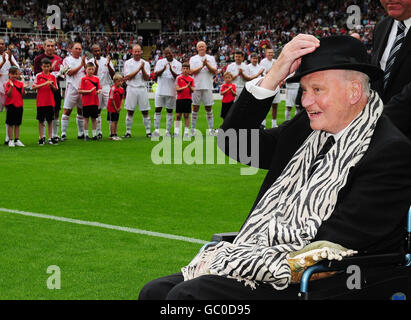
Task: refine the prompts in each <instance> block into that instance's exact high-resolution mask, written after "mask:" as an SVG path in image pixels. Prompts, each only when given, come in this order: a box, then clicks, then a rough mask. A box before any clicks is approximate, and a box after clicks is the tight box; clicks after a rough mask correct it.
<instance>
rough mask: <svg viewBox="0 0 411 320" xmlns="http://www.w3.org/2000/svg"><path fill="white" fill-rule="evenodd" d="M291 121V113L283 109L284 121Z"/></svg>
mask: <svg viewBox="0 0 411 320" xmlns="http://www.w3.org/2000/svg"><path fill="white" fill-rule="evenodd" d="M290 119H291V111H290V110H288V109H285V120H290Z"/></svg>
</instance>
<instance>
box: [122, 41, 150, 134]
mask: <svg viewBox="0 0 411 320" xmlns="http://www.w3.org/2000/svg"><path fill="white" fill-rule="evenodd" d="M142 54H143V50H142V49H141V46H140V45H138V44H136V45H135V46H133V49H132V55H133V57H132V58H131V59H129V60H127V61H126V62H125V63H124V80H126V83H127V94H126V101H125V104H124V108H125V109H126V110H127V115H126V133H125V134H124V136H123V138H131V127H132V125H133V116H134V111H135V110H136V106H137V105H138V108H139V110H140V111H141V113H142V115H143V123H144V127H145V128H146V136H147V137H148V138H150V137H151V119H150V115H149V113H148V112H149V110H150V103H149V100H148V93H147V87H146V81H148V80H149V79H150V64H149V63H148V62H147V61H145V60H143V59H141V55H142Z"/></svg>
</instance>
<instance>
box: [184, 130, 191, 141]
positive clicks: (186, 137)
mask: <svg viewBox="0 0 411 320" xmlns="http://www.w3.org/2000/svg"><path fill="white" fill-rule="evenodd" d="M183 140H184V141H189V140H191V138H190V134H189V133H188V132H186V133H184V137H183Z"/></svg>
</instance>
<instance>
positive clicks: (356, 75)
mask: <svg viewBox="0 0 411 320" xmlns="http://www.w3.org/2000/svg"><path fill="white" fill-rule="evenodd" d="M344 76H345V79H346V80H349V81H351V80H359V81H360V82H361V87H362V92H363V94H364V95H365V96H366V97H367V98H368V97H369V96H370V77H369V76H368V75H366V74H365V73H363V72H360V71H355V70H344Z"/></svg>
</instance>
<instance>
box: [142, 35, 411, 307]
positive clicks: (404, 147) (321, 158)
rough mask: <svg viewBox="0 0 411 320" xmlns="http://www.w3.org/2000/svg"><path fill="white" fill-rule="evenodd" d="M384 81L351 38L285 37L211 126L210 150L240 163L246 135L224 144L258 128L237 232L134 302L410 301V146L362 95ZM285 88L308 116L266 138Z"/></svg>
mask: <svg viewBox="0 0 411 320" xmlns="http://www.w3.org/2000/svg"><path fill="white" fill-rule="evenodd" d="M382 76H383V72H382V70H381V69H379V68H377V67H375V66H372V65H370V64H369V63H368V56H367V52H366V49H365V47H364V46H363V44H362V43H361V42H360V41H359V40H357V39H354V38H352V37H345V36H334V37H329V38H323V39H320V40H318V39H317V38H315V37H313V36H311V35H298V36H297V37H295V38H294V39H293V40H292V41H290V42H289V43H288V44H287V45H286V46H285V47H284V48H283V50H282V52H281V54H280V56H279V58H278V60H277V63H276V64H275V65H274V66H273V67H272V69H271V70H270V71H269V72H268V74H267V75H266V77H265V78H263V79H256V80H253V81H251V82H249V83H247V85H246V88H245V90H243V92H242V94H241V96H240V98H239V99H238V101H237V102H236V103H235V104H234V106H233V107H232V109H230V111H229V113H228V115H227V117H226V118H225V120H224V123H223V125H222V126H221V130H219V135H218V144H219V147H220V148H221V149H222V150H223V151H224V152H225V153H226V154H227V155H229V156H230V157H232V158H235V159H237V160H238V159H241V157H239V155H238V150H239V149H240V148H239V144H241V143H246V144H247V148H248V149H247V150H251V139H249V138H248V139H246V141H236V148H232V145H233V143H232V141H230V138H231V137H232V136H233V135H232V134H231V135H229V134H227V133H228V132H229V131H231V133H232V132H234V133H239V132H240V130H246V132H247V134H248V137H249V136H250V135H251V133H252V132H253V130H257V131H258V136H259V140H258V144H259V145H258V150H259V152H258V157H259V158H258V162H257V163H258V167H259V168H260V169H265V170H268V173H267V175H266V177H265V180H264V182H263V184H262V186H261V189H260V192H259V194H258V196H257V199H256V201H255V203H254V205H253V207H252V209H251V211H250V214H249V216H248V218H247V219H246V221H245V222H244V224H243V226H242V228H241V230H240V231H239V232H238V233H235V234H219V235H214V237H213V239H212V242H211V243H210V244H208V245H207V246H205V247H204V248H203V249H202V250H201V251H200V252H199V253H198V254H197V256H196V257H194V259H193V260H192V261H191V262H190V263H189V264H188V265H187V266H185V267H183V268H182V269H181V272H180V273H177V274H174V275H170V276H167V277H163V278H160V279H156V280H153V281H151V282H149V283H148V284H146V286H145V287H144V288H143V289H142V290H141V292H140V299H184V300H187V299H199V300H200V299H214V300H215V299H298V298H299V299H308V298H312V299H316V298H327V299H344V298H349V299H354V298H358V299H366V298H378V299H390V298H393V299H402V298H405V297H406V295H407V294H411V292H409V291H408V290H409V288H408V285H409V281H410V279H409V277H410V271H409V270H410V269H409V264H410V261H409V259H410V258H409V253H410V245H409V243H410V240H409V233H408V240H407V244H406V245H405V246H404V240H405V239H406V230H405V229H406V228H405V226H406V218H407V212H408V209H409V207H410V203H411V143H410V142H409V140H408V139H407V138H406V137H405V136H404V135H402V133H401V132H400V131H399V130H398V129H397V128H396V127H395V126H394V125H393V124H392V123H391V121H390V120H389V119H388V118H387V117H386V116H385V115H384V114H383V111H384V106H383V103H382V101H381V99H380V98H379V95H378V93H377V92H374V91H373V90H371V89H370V87H369V82H370V81H373V80H376V79H378V78H379V77H382ZM284 80H287V81H290V82H298V81H299V82H300V84H301V87H302V89H303V95H302V100H301V101H302V105H303V107H304V108H305V111H306V112H304V113H303V112H301V113H299V114H298V115H296V116H295V117H294V118H293V119H292V120H291V121H288V122H285V123H284V124H282V125H281V126H280V127H278V128H273V129H269V130H263V129H261V128H260V123H261V121H262V120H263V119H264V118H265V116H266V114H267V113H268V111H269V109H270V106H271V102H272V99H273V97H274V96H275V94H276V93H277V92H278V86H279V84H280V83H281V82H282V81H284ZM254 132H255V131H254ZM237 136H241V135H237ZM233 150H234V151H233ZM245 164H249V163H245ZM409 224H410V223H408V232H410V226H409ZM406 254H408V256H407V255H406ZM406 259H408V262H407V261H406Z"/></svg>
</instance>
